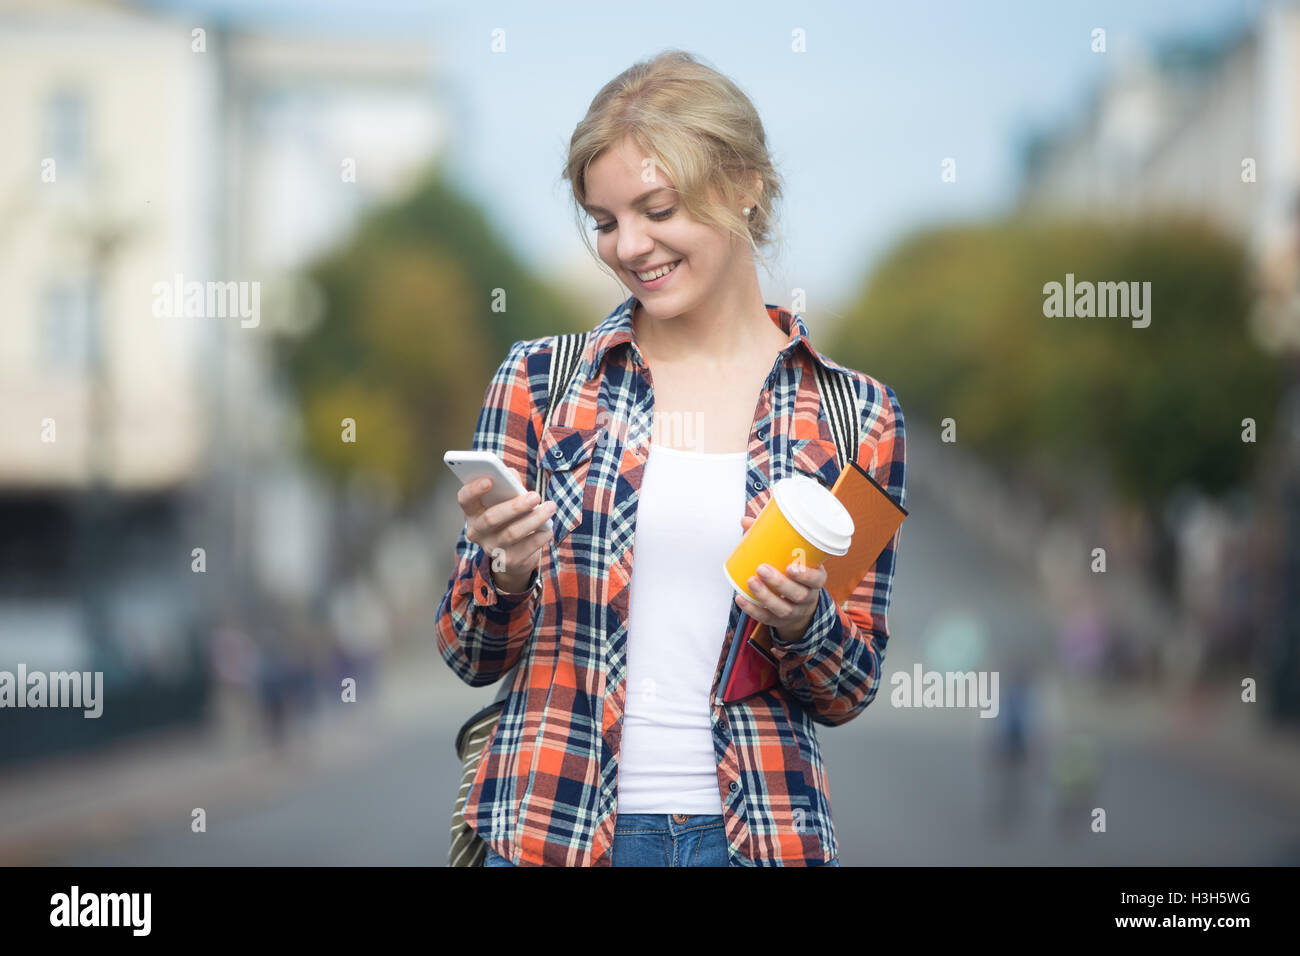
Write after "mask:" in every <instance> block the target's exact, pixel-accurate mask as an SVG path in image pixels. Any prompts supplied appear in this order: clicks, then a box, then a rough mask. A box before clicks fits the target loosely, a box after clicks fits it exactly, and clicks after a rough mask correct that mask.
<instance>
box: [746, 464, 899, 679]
mask: <svg viewBox="0 0 1300 956" xmlns="http://www.w3.org/2000/svg"><path fill="white" fill-rule="evenodd" d="M831 494H833V495H834V496H835V497H836V498H838V499H839V500H840V502H841V503H842V504H843V505H844V507H846V508H847V509H848V510H849V515H850V516H852V518H853V543H852V544H851V545H850V546H849V550H848V553H846V554H841V555H835V556H832V557H829V558H827V559H826V561H825V563H824V564H823V565H822V566H823V567H824V568H825V569H826V584H825V585H824V586H825V588H826V590H827V592H829V594H830V596H831V598H832V600H834V601H835V603H836V604H843V603H844V602H845V601H847V600H848V599H849V597H850V596H851V595H852V594H853V591H854V589H856V588H857V586H858V585H859V584H861V583H862V579H863V578H865V577H866V576H867V572H869V571H870V570H871V567H872V565H874V564H875V563H876V561H877V559H879V557H880V554H881V552H882V551H884V550H885V547H886V545H888V544H889V542H890V541H891V540H893V537H894V533H895V532H896V531H897V530H898V528H899V526H900V525H902V523H903V521H904V519H905V518H906V517H907V509H906V508H904V507H903V506H902V505H900V504H899V503H898V502H896V501H894V499H893V498H891V497H890V496H889V492H887V491H886V490H885V489H884V488H882V487H881V486H880V485H879V484H877V483H876V480H875V479H874V478H872V477H871V476H870V475H869V474H867V472H866V471H864V470H863V469H862V467H861V466H860V465H859V464H858V463H857V462H856V461H850V462H849V463H848V464H847V465H846V466H845V467H844V468H843V469H842V470H841V471H840V476H839V478H837V479H836V480H835V485H834V486H833V487H832V488H831ZM739 631H740V633H739V634H738V635H737V637H736V638H735V641H734V642H733V646H732V653H731V655H730V659H729V660H728V663H727V672H726V673H724V674H723V675H722V681H721V684H720V686H721V687H722V688H723V692H722V701H723V703H728V704H730V703H733V702H735V701H738V700H743V699H744V698H746V697H749V696H750V695H752V694H757V693H759V692H760V691H765V690H767V689H768V688H769V687H775V686H776V683H777V680H778V674H777V667H776V659H775V658H774V657H773V656H772V653H771V650H770V648H771V646H772V635H771V633H770V629H769V628H768V626H767V625H766V624H759V623H758V622H757V621H755V620H753V619H752V618H750V617H748V616H747V615H744V614H742V615H741V620H740V627H739ZM737 647H738V650H737Z"/></svg>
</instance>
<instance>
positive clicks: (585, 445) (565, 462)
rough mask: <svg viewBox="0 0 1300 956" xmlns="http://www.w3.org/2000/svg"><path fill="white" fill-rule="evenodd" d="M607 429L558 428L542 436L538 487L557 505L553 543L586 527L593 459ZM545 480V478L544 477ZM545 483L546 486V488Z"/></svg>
mask: <svg viewBox="0 0 1300 956" xmlns="http://www.w3.org/2000/svg"><path fill="white" fill-rule="evenodd" d="M603 431H604V429H602V428H574V427H572V426H567V425H554V426H551V427H550V428H547V429H546V430H545V431H544V432H543V433H542V440H541V444H540V445H539V446H538V467H539V468H540V469H541V473H540V474H539V476H538V485H539V487H541V491H542V500H543V501H553V502H555V514H554V516H553V521H554V524H555V533H554V535H553V537H552V540H553V541H554V543H555V544H557V545H558V544H560V542H562V541H564V540H565V539H566V538H567V537H568V536H569V534H570V533H571V532H572V531H573V530H574V529H575V528H577V527H578V525H580V524H581V523H582V518H583V513H584V507H585V505H586V502H587V500H588V496H587V479H588V477H589V474H590V471H591V456H592V452H593V451H594V450H595V447H596V442H597V440H598V438H599V436H600V434H601V432H603ZM543 476H544V477H543ZM542 481H545V486H542Z"/></svg>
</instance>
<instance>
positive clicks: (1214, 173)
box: [1019, 0, 1300, 720]
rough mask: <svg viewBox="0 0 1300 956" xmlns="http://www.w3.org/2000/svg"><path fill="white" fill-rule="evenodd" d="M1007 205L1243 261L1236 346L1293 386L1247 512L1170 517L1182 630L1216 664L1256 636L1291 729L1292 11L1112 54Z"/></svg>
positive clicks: (1295, 254)
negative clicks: (1105, 72)
mask: <svg viewBox="0 0 1300 956" xmlns="http://www.w3.org/2000/svg"><path fill="white" fill-rule="evenodd" d="M1107 55H1109V54H1107ZM1019 205H1020V212H1022V213H1024V214H1030V215H1035V214H1049V215H1050V214H1054V213H1068V214H1070V215H1082V216H1095V217H1100V218H1107V219H1116V220H1130V221H1131V220H1137V219H1142V218H1146V217H1150V216H1153V215H1159V214H1161V213H1165V212H1170V213H1179V214H1189V213H1190V214H1194V215H1195V214H1199V215H1200V216H1203V217H1204V218H1205V219H1207V220H1209V221H1211V222H1212V223H1214V224H1215V225H1217V226H1219V227H1220V228H1222V229H1223V230H1224V231H1225V232H1226V233H1228V234H1229V235H1232V236H1234V237H1236V238H1237V239H1239V240H1241V241H1242V243H1243V244H1244V246H1245V248H1246V249H1247V251H1248V254H1249V256H1250V261H1251V264H1252V269H1253V280H1254V285H1255V301H1254V302H1253V304H1252V311H1251V314H1250V316H1249V317H1248V322H1247V323H1246V324H1245V329H1243V332H1244V333H1245V334H1249V335H1253V336H1254V337H1255V340H1256V341H1257V343H1258V344H1259V345H1260V346H1261V347H1263V348H1264V349H1266V350H1268V351H1269V352H1272V353H1274V354H1276V355H1279V356H1282V357H1284V359H1285V360H1286V361H1288V362H1289V363H1290V367H1291V368H1292V370H1293V372H1292V383H1291V388H1290V392H1289V394H1288V395H1287V397H1286V398H1285V399H1284V403H1283V407H1282V408H1281V409H1279V413H1278V415H1277V416H1276V420H1277V426H1276V428H1275V429H1274V430H1273V432H1272V433H1271V434H1268V435H1261V436H1260V437H1259V439H1258V441H1259V442H1260V443H1261V445H1262V447H1263V448H1264V449H1265V450H1266V452H1267V454H1268V457H1267V458H1265V459H1264V460H1263V461H1262V463H1261V466H1260V468H1259V476H1258V483H1257V487H1255V488H1253V489H1252V493H1251V494H1250V496H1249V507H1244V508H1240V509H1233V510H1232V511H1231V512H1229V511H1228V510H1227V509H1226V508H1225V507H1224V505H1223V504H1221V503H1219V502H1214V501H1209V500H1206V499H1205V498H1203V497H1201V496H1200V495H1198V494H1195V493H1193V492H1192V491H1191V490H1190V489H1189V490H1188V491H1187V493H1186V494H1184V495H1180V496H1177V500H1176V501H1174V502H1172V503H1171V505H1172V506H1173V507H1171V509H1170V514H1171V515H1172V517H1171V518H1169V521H1170V523H1171V524H1172V525H1174V527H1173V528H1172V529H1171V530H1172V531H1173V533H1174V535H1175V537H1176V539H1177V542H1178V550H1179V558H1178V565H1179V569H1180V588H1179V591H1180V600H1181V604H1182V607H1183V610H1184V612H1185V616H1184V622H1183V625H1182V628H1181V629H1185V630H1188V631H1193V632H1195V631H1199V630H1200V629H1202V628H1203V627H1207V626H1208V627H1210V628H1211V629H1212V630H1213V631H1214V632H1215V635H1214V637H1213V638H1212V639H1213V640H1217V642H1218V644H1219V645H1220V647H1219V648H1218V651H1219V654H1220V656H1221V657H1223V658H1225V659H1227V658H1229V657H1230V656H1234V657H1240V656H1241V655H1240V653H1239V651H1238V650H1237V649H1236V648H1239V647H1242V646H1246V645H1248V644H1253V643H1254V634H1253V632H1258V638H1259V643H1258V646H1253V647H1251V650H1252V651H1258V652H1259V655H1260V657H1259V659H1260V660H1262V661H1266V662H1267V664H1268V667H1269V669H1270V670H1271V682H1272V684H1273V689H1272V690H1270V692H1269V697H1270V699H1271V700H1272V702H1273V710H1274V712H1275V713H1277V714H1282V715H1286V716H1289V717H1290V718H1292V719H1295V720H1300V592H1297V589H1296V587H1295V582H1296V580H1297V573H1298V572H1300V3H1297V2H1295V0H1274V2H1272V3H1269V4H1266V5H1265V6H1264V7H1263V9H1262V10H1261V12H1260V15H1259V17H1258V19H1256V20H1255V21H1254V22H1252V23H1251V24H1250V25H1249V26H1247V27H1246V28H1244V29H1242V30H1240V31H1238V32H1236V33H1234V34H1232V35H1229V36H1225V37H1222V38H1219V39H1217V40H1211V41H1209V42H1204V43H1169V44H1165V45H1163V46H1160V47H1158V48H1155V49H1154V51H1145V50H1143V49H1142V48H1141V47H1133V48H1125V49H1124V50H1123V51H1120V57H1119V61H1118V62H1117V63H1116V64H1115V69H1114V70H1113V71H1112V73H1111V75H1110V78H1109V80H1108V81H1107V83H1106V84H1105V85H1104V86H1103V87H1102V88H1101V89H1100V90H1099V91H1098V93H1097V94H1096V96H1095V97H1094V99H1093V101H1092V103H1091V105H1090V108H1089V109H1088V110H1087V111H1086V112H1085V114H1084V115H1083V116H1082V118H1081V120H1080V122H1078V123H1077V124H1075V125H1073V126H1071V127H1070V128H1068V129H1065V130H1060V131H1055V132H1048V133H1046V134H1043V135H1040V136H1039V137H1038V138H1037V139H1036V140H1035V141H1034V142H1033V143H1032V145H1031V146H1030V148H1029V150H1028V151H1027V156H1026V170H1025V181H1024V185H1023V190H1022V192H1021V195H1020V197H1019ZM1230 424H1231V423H1230ZM1232 427H1236V426H1235V425H1233V426H1232ZM1279 528H1280V531H1279V530H1278V529H1279ZM1278 540H1280V541H1281V542H1282V544H1281V547H1280V548H1279V547H1278V546H1277V545H1276V544H1274V542H1275V541H1278ZM1278 552H1280V553H1278ZM1258 554H1263V555H1267V557H1266V558H1264V559H1262V560H1261V561H1259V564H1261V565H1262V564H1264V563H1270V564H1272V565H1273V567H1271V568H1270V569H1269V571H1268V573H1267V574H1266V575H1263V576H1265V577H1268V578H1271V579H1272V580H1271V581H1270V582H1269V583H1268V584H1264V583H1261V582H1260V581H1257V580H1254V572H1253V571H1250V570H1248V568H1249V567H1250V566H1251V563H1252V562H1251V558H1252V555H1258ZM1229 645H1235V646H1236V648H1234V647H1230V646H1229ZM1265 645H1267V647H1265Z"/></svg>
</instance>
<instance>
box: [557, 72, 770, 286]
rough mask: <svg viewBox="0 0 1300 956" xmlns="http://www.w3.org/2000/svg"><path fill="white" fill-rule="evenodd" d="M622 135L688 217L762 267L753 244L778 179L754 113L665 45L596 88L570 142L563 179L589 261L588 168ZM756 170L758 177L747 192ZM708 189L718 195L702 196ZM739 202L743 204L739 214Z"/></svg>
mask: <svg viewBox="0 0 1300 956" xmlns="http://www.w3.org/2000/svg"><path fill="white" fill-rule="evenodd" d="M628 137H631V139H632V141H633V142H634V143H635V144H636V145H637V146H638V147H640V149H641V150H642V151H643V152H644V153H645V155H646V156H648V157H651V158H652V159H653V160H654V162H655V164H656V165H657V166H658V167H659V168H660V169H662V170H664V171H665V172H666V173H667V174H668V176H669V177H670V178H671V179H672V183H673V186H674V187H675V188H676V190H677V194H678V200H679V202H680V204H681V206H682V209H683V210H684V211H685V212H686V213H687V214H688V215H690V216H691V217H692V218H694V219H696V220H698V221H700V222H703V223H707V224H710V225H713V226H716V227H720V228H722V229H724V230H726V231H727V232H729V233H731V234H732V235H735V236H736V237H738V238H740V239H741V240H743V241H744V242H745V243H747V244H748V245H749V247H750V249H751V250H752V251H753V253H754V254H755V256H757V257H758V258H759V259H760V260H761V261H763V263H764V266H767V260H766V259H765V258H764V257H763V254H762V253H761V252H760V251H759V246H761V245H769V244H771V243H772V242H773V232H774V226H773V216H772V210H773V206H774V204H775V202H776V200H777V199H778V198H780V196H781V178H780V176H779V175H778V174H777V172H776V169H775V167H774V166H773V164H772V159H771V156H770V155H769V153H768V148H767V137H766V136H765V135H764V133H763V123H762V121H761V120H760V119H759V117H758V111H757V110H755V109H754V104H753V103H751V102H750V100H749V97H747V96H746V95H745V94H744V93H743V92H742V91H741V89H740V88H739V87H738V86H736V84H735V83H733V82H732V81H731V80H729V79H727V77H725V76H723V75H722V74H721V73H719V72H718V71H717V70H714V69H713V68H712V67H709V66H707V65H705V64H704V63H702V62H700V60H699V59H697V58H696V57H695V56H693V55H692V54H690V53H687V52H685V51H683V50H665V51H664V52H662V53H659V54H657V55H656V56H654V57H651V58H650V59H648V60H642V61H640V62H639V63H636V64H634V65H633V66H631V67H629V68H628V69H626V70H624V71H623V72H622V73H620V74H619V75H618V76H616V77H614V79H612V80H610V81H609V82H608V83H606V84H605V85H604V86H603V87H602V88H601V90H600V92H599V93H597V94H596V96H595V99H593V100H592V101H591V105H590V106H589V107H587V115H586V116H584V117H583V118H582V120H581V122H579V123H578V125H577V128H575V129H574V131H573V137H572V138H571V139H570V141H569V157H568V161H567V162H566V164H565V168H564V173H563V178H564V179H565V180H567V181H568V182H569V183H570V184H571V186H572V188H573V198H574V200H575V202H576V209H577V220H578V224H579V232H580V233H581V234H582V236H583V241H584V242H585V243H586V244H587V248H588V250H589V251H591V253H592V255H593V256H596V258H597V261H600V260H599V256H598V255H596V252H595V250H594V249H593V248H592V245H591V240H590V237H589V236H588V235H587V233H588V232H589V231H590V230H588V229H586V228H584V227H583V223H582V217H583V215H585V214H586V210H585V209H584V208H583V206H584V204H585V203H586V201H587V182H586V176H587V168H588V167H589V166H590V165H591V164H592V162H594V161H595V159H596V158H597V157H598V156H600V155H601V154H602V153H604V152H605V150H607V149H609V148H611V147H616V146H618V145H619V144H620V143H622V142H623V141H624V140H625V139H627V138H628ZM755 173H758V174H759V176H760V177H761V180H762V188H761V190H760V191H759V193H758V195H757V196H756V197H755V196H754V195H753V193H752V189H753V176H754V174H755ZM710 187H712V188H713V189H714V190H716V191H717V195H718V196H719V197H720V199H719V200H718V201H714V200H713V199H711V198H710V195H709V189H710ZM742 206H748V207H750V209H751V213H750V216H749V218H748V220H747V219H746V218H745V217H744V216H743V215H741V213H740V209H741V207H742ZM769 271H770V269H769Z"/></svg>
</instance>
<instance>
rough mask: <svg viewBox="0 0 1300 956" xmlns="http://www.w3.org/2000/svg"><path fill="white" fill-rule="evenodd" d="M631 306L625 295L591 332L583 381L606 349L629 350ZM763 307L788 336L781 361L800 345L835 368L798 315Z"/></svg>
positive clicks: (596, 367)
mask: <svg viewBox="0 0 1300 956" xmlns="http://www.w3.org/2000/svg"><path fill="white" fill-rule="evenodd" d="M635 305H636V296H629V297H628V298H627V299H626V300H624V301H623V303H622V304H621V305H619V306H618V308H616V309H615V310H614V311H613V312H611V313H610V314H609V315H608V316H607V317H606V318H605V319H604V320H603V321H602V322H601V323H600V324H599V325H598V326H596V328H595V329H593V330H592V333H591V338H590V341H589V342H588V343H587V348H586V358H587V361H588V365H587V375H586V381H588V382H590V381H591V380H592V379H593V378H595V377H596V376H597V375H598V374H599V373H600V371H601V368H602V366H603V363H604V361H605V355H606V353H607V352H609V350H610V349H612V348H614V347H615V346H618V345H623V344H627V345H628V346H629V347H630V346H631V344H632V343H633V342H635V340H636V337H635V336H634V335H633V333H632V310H633V308H634V307H635ZM763 307H764V308H766V309H767V314H768V316H769V317H770V318H771V319H772V322H773V324H775V325H776V326H777V327H778V328H779V329H780V330H781V331H782V332H784V333H786V335H787V336H788V339H787V341H786V344H785V347H784V348H782V349H781V353H780V355H781V360H782V361H783V362H785V363H786V364H789V363H790V361H791V359H792V358H793V356H794V353H795V351H796V350H797V349H798V347H799V345H800V343H802V344H803V347H804V349H806V350H807V352H808V354H809V355H811V356H812V357H813V359H814V360H816V361H817V362H819V363H821V364H822V365H824V366H825V367H826V368H828V369H837V368H839V366H838V365H836V364H835V363H834V362H832V361H830V360H829V359H827V358H826V357H825V356H823V355H821V354H820V353H819V352H818V351H817V350H816V349H815V348H813V344H812V340H811V339H810V338H809V337H808V328H807V326H805V325H804V322H803V317H802V316H800V315H799V313H797V312H791V311H790V310H789V309H783V308H781V307H780V306H777V305H769V304H768V303H766V302H765V303H763Z"/></svg>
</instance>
